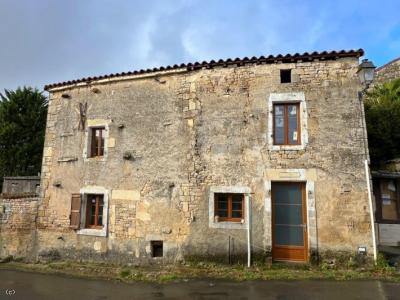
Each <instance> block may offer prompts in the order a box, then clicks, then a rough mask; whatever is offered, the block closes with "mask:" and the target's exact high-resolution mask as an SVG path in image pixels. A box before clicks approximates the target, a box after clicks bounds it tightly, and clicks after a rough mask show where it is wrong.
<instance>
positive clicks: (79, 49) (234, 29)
mask: <svg viewBox="0 0 400 300" xmlns="http://www.w3.org/2000/svg"><path fill="white" fill-rule="evenodd" d="M399 11H400V1H399V0H380V1H372V0H364V1H351V0H336V1H322V0H309V1H307V0H303V1H290V0H259V1H256V0H254V1H251V0H248V1H245V0H226V1H224V0H214V1H213V0H209V1H207V0H147V1H117V0H113V1H106V0H97V1H95V0H87V1H85V0H69V1H67V0H64V1H56V0H25V1H23V0H0V92H1V91H3V89H4V88H7V89H14V88H16V87H18V86H23V85H28V86H36V87H38V88H39V89H42V88H43V85H44V84H48V83H54V82H59V81H64V80H71V79H78V78H81V77H86V76H94V75H101V74H108V73H115V72H122V71H130V70H136V69H141V68H150V67H155V66H162V65H169V64H175V63H182V62H190V61H198V60H199V61H203V60H211V59H219V58H228V57H233V58H234V57H244V56H259V55H269V54H279V53H282V54H286V53H295V52H304V51H314V50H317V51H323V50H341V49H352V48H354V49H356V48H364V50H366V56H367V57H368V58H370V59H372V60H373V61H374V62H375V64H377V65H378V66H379V65H382V64H384V63H385V62H387V61H389V60H390V59H393V58H395V57H398V56H400V17H399Z"/></svg>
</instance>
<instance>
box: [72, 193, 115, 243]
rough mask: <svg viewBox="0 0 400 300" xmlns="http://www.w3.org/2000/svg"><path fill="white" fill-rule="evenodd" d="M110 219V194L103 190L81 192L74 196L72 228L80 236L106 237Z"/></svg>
mask: <svg viewBox="0 0 400 300" xmlns="http://www.w3.org/2000/svg"><path fill="white" fill-rule="evenodd" d="M107 219H108V193H107V191H106V190H104V189H102V188H89V189H87V188H86V189H83V190H81V193H80V194H72V197H71V214H70V228H72V229H76V230H78V234H87V235H95V236H106V234H107Z"/></svg>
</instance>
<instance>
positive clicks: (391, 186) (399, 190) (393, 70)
mask: <svg viewBox="0 0 400 300" xmlns="http://www.w3.org/2000/svg"><path fill="white" fill-rule="evenodd" d="M398 78H400V57H399V58H397V59H394V60H392V61H390V62H388V63H387V64H384V65H383V66H381V67H379V68H377V69H376V70H375V80H374V83H377V84H382V83H384V82H387V81H391V80H394V79H398ZM372 177H373V187H374V188H373V190H374V196H375V203H376V210H375V220H376V223H377V226H376V227H377V240H378V242H379V244H380V246H400V159H394V160H390V161H388V162H386V164H385V165H384V166H381V167H379V168H376V169H375V170H373V171H372ZM385 250H386V251H387V248H386V249H385ZM397 252H398V251H397Z"/></svg>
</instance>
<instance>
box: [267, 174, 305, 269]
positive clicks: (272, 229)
mask: <svg viewBox="0 0 400 300" xmlns="http://www.w3.org/2000/svg"><path fill="white" fill-rule="evenodd" d="M274 184H278V185H287V186H290V185H297V186H300V187H301V198H302V201H301V202H302V208H303V224H304V225H305V227H304V228H305V230H303V241H304V246H303V247H300V246H279V247H275V233H274V231H275V195H274V193H273V185H274ZM306 184H307V182H305V181H271V237H272V247H271V252H272V259H273V260H274V261H292V262H308V258H309V255H308V254H309V253H308V215H307V197H306V196H307V195H306ZM304 225H303V226H304ZM274 248H278V249H294V250H296V249H303V248H304V259H290V260H286V259H275V258H274ZM275 251H276V250H275Z"/></svg>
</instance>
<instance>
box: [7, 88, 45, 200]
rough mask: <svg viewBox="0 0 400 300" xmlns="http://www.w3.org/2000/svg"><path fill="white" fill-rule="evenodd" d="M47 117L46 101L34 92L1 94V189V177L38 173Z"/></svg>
mask: <svg viewBox="0 0 400 300" xmlns="http://www.w3.org/2000/svg"><path fill="white" fill-rule="evenodd" d="M46 116H47V99H46V97H45V96H44V95H43V94H42V93H41V92H39V91H38V90H37V89H33V88H30V87H24V88H18V89H17V90H15V91H10V90H5V91H4V94H2V93H0V187H1V185H2V181H3V180H2V177H3V176H24V175H37V174H38V172H40V168H41V163H42V153H43V143H44V133H45V127H46ZM0 192H1V191H0Z"/></svg>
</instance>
